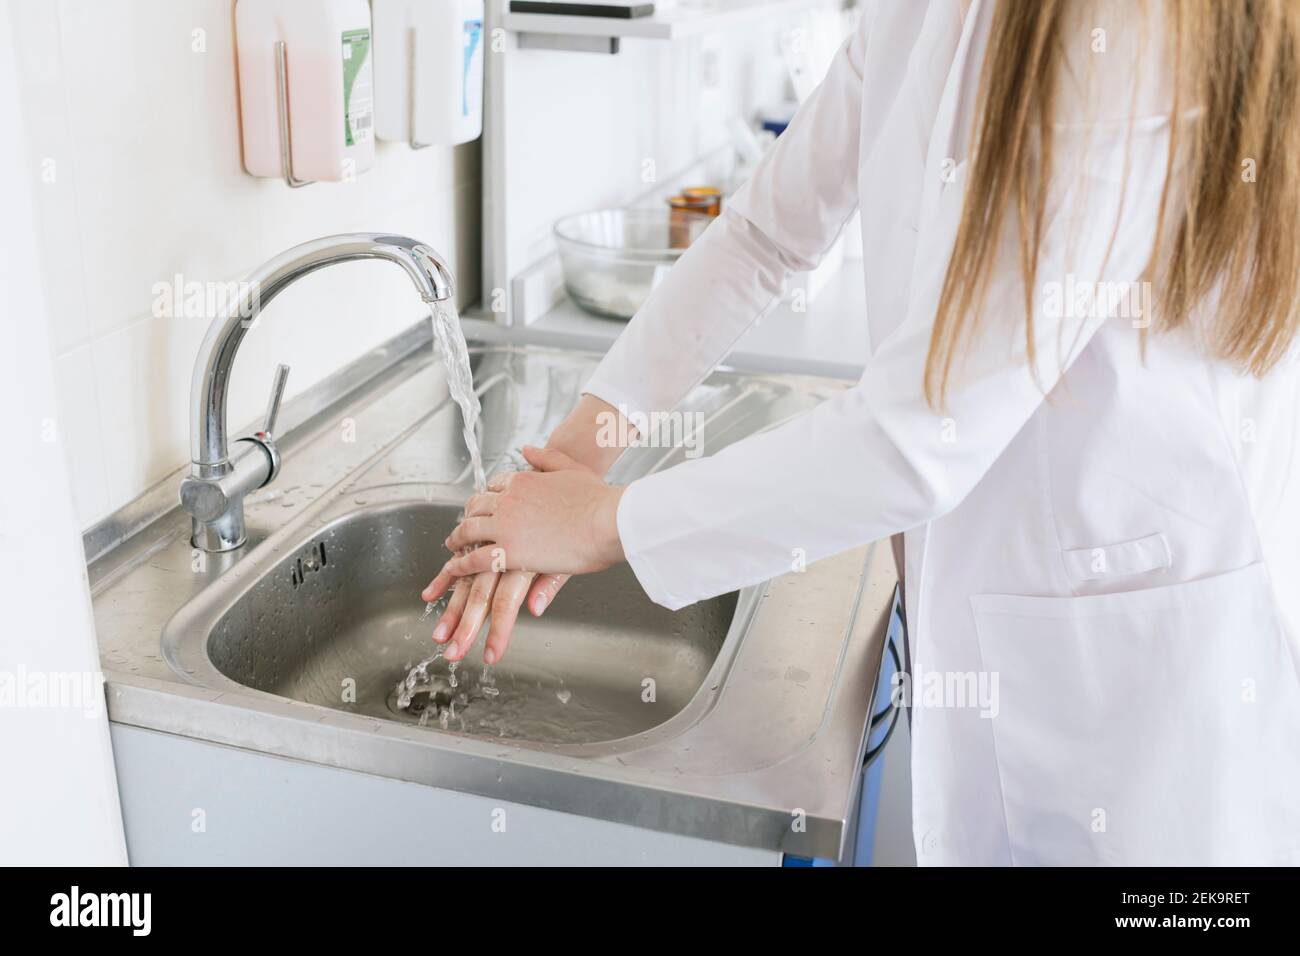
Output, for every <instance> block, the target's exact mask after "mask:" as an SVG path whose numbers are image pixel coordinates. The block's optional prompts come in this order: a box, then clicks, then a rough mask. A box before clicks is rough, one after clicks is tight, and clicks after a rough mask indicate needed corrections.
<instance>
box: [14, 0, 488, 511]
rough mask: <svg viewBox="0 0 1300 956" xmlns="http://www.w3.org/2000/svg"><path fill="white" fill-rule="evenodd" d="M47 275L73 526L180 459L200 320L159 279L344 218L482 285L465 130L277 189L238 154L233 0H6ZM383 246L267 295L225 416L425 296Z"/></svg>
mask: <svg viewBox="0 0 1300 956" xmlns="http://www.w3.org/2000/svg"><path fill="white" fill-rule="evenodd" d="M8 15H10V16H11V17H12V19H13V24H12V25H13V27H14V33H15V36H16V37H18V38H19V58H20V63H19V68H20V75H21V76H22V77H23V78H24V80H23V82H24V84H25V86H26V88H25V89H23V90H22V91H21V95H22V100H23V102H24V104H25V105H26V109H27V113H26V115H25V116H24V117H23V120H24V122H25V124H26V126H27V132H28V142H29V145H30V152H31V157H30V159H31V170H32V175H33V176H34V177H37V178H38V179H39V182H40V188H38V189H37V191H36V192H37V202H38V208H37V213H38V217H39V231H40V245H41V248H40V250H39V252H40V259H41V263H42V266H41V269H42V275H40V276H33V277H32V278H33V280H34V281H41V282H42V283H43V285H44V289H45V295H46V300H47V302H48V305H49V308H50V310H51V312H52V314H53V317H54V325H55V329H54V340H55V350H56V371H57V376H58V389H59V409H60V412H59V414H60V419H61V420H60V423H59V424H60V428H61V430H62V433H63V434H64V436H65V437H66V438H67V440H68V441H69V442H70V443H71V447H72V449H73V452H72V460H73V466H72V472H73V484H74V492H75V496H76V503H77V513H78V518H79V520H80V522H81V524H82V526H83V527H88V526H89V525H91V524H93V523H94V522H95V521H97V520H99V519H100V518H102V517H104V516H105V515H107V514H109V513H110V512H112V511H113V510H114V509H116V508H118V507H120V506H121V505H123V504H124V503H126V502H128V501H130V500H131V499H132V498H134V497H135V496H136V495H138V494H139V493H140V492H142V491H144V490H145V489H146V488H148V487H149V486H150V485H152V484H154V483H155V482H157V481H159V480H160V479H161V478H163V477H164V476H165V475H167V474H168V473H170V472H171V471H173V470H175V469H176V468H178V467H180V466H181V465H182V464H184V463H185V461H186V460H188V457H189V454H188V445H189V434H188V398H189V383H190V373H191V369H192V367H193V363H194V356H195V353H196V351H197V349H198V345H199V342H200V341H201V339H202V337H203V333H204V331H205V329H206V325H207V322H206V320H205V319H197V318H194V319H187V318H159V317H156V316H155V315H154V314H153V312H154V310H153V302H154V298H155V294H154V289H153V287H154V284H155V283H158V282H166V281H170V280H171V278H172V276H174V275H175V274H177V273H180V274H181V275H182V276H183V277H184V279H185V280H186V281H199V282H208V281H211V282H229V281H232V280H235V279H238V278H240V277H241V276H242V275H244V274H246V273H247V272H248V271H249V270H251V269H252V268H254V267H255V266H257V265H258V264H259V263H261V262H262V261H264V260H265V259H267V258H269V257H270V256H272V255H274V254H276V253H277V252H280V251H281V250H283V249H285V248H287V247H288V246H290V245H293V244H294V243H297V242H302V241H304V240H307V239H312V238H315V237H317V236H322V235H327V234H330V233H337V232H347V231H354V230H358V231H359V230H364V231H389V232H397V233H405V234H408V235H411V236H414V237H416V238H419V239H422V240H424V241H426V242H428V243H430V244H432V245H433V246H434V247H436V248H438V249H439V250H441V251H442V252H443V253H444V254H445V255H447V256H448V257H449V258H450V259H451V260H452V262H453V264H454V265H455V267H456V272H457V279H458V283H459V289H460V299H461V303H462V304H465V303H467V302H470V301H473V300H475V299H476V298H477V296H478V258H479V256H478V242H479V196H480V187H479V159H478V156H479V154H478V147H477V145H476V144H470V145H468V146H463V147H458V148H457V149H454V150H453V149H449V148H440V147H431V148H429V149H425V150H420V151H418V152H416V151H413V150H411V149H409V148H408V147H406V146H404V145H399V144H389V143H380V144H379V149H378V156H377V160H376V164H375V166H374V167H373V168H372V169H370V170H369V171H367V172H366V173H363V174H361V175H359V176H358V178H357V180H356V181H355V182H352V183H341V184H325V183H321V184H316V185H312V186H308V187H306V188H303V189H298V190H291V189H289V188H288V187H286V186H285V185H284V184H283V183H282V182H279V181H274V180H258V179H253V178H252V177H250V176H248V175H247V174H245V173H244V171H243V167H242V164H241V159H240V145H239V123H238V114H237V109H238V105H237V78H236V72H235V58H234V42H233V21H234V0H11V2H10V5H9V7H8ZM425 311H426V310H424V309H423V308H422V307H421V305H420V303H419V300H418V299H417V298H416V296H415V295H414V293H413V290H412V288H411V286H410V282H409V280H408V279H406V277H405V276H404V275H402V273H401V272H400V270H398V269H395V268H393V267H392V266H391V265H390V264H388V263H370V262H367V263H355V264H348V265H344V266H339V267H336V268H334V269H329V270H325V271H323V272H318V273H315V274H313V275H311V276H309V277H307V278H306V279H304V280H302V281H301V282H300V283H299V284H298V285H297V286H296V287H294V288H291V289H289V290H288V291H287V292H285V293H284V294H283V295H282V296H280V297H279V298H278V299H277V300H276V301H275V302H274V303H273V304H271V305H270V306H268V308H267V312H266V316H265V320H264V321H262V322H260V323H259V324H258V326H257V328H256V329H255V330H254V331H253V332H251V333H250V334H249V337H248V339H247V340H246V341H245V343H244V346H243V348H242V350H241V352H240V356H239V360H238V362H237V363H236V368H235V373H234V377H233V382H232V387H231V403H230V415H231V425H232V427H238V426H241V425H243V424H245V423H247V422H251V421H253V420H254V419H255V418H256V417H257V415H258V414H259V413H260V411H261V409H262V407H263V406H264V404H265V399H266V392H267V389H268V387H269V384H270V380H271V370H272V368H273V366H274V364H275V363H276V362H287V363H289V364H290V365H291V366H292V367H293V371H292V374H291V375H290V379H289V394H290V395H292V394H294V393H295V392H298V391H301V390H302V389H303V388H305V387H306V386H308V385H310V384H312V383H313V382H315V381H318V380H319V379H320V378H321V377H323V376H324V375H326V374H328V373H329V372H331V371H333V370H334V369H336V368H338V367H339V366H341V365H344V364H346V363H347V362H349V361H351V360H352V359H354V358H356V357H357V356H358V355H360V354H361V353H362V352H363V351H364V350H366V349H367V348H370V347H372V346H373V345H376V344H378V343H379V342H382V341H383V340H385V339H387V338H389V337H391V336H392V335H394V334H395V333H396V332H398V331H400V330H401V329H403V328H405V327H406V326H408V325H410V324H411V323H412V322H415V321H416V320H418V318H419V317H420V316H421V315H422V314H424V313H425Z"/></svg>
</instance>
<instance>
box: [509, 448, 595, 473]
mask: <svg viewBox="0 0 1300 956" xmlns="http://www.w3.org/2000/svg"><path fill="white" fill-rule="evenodd" d="M523 452H524V460H525V461H527V462H528V464H530V465H532V466H533V467H534V468H536V469H537V470H538V471H565V470H567V469H570V468H582V467H583V466H582V465H580V464H578V463H577V462H576V461H574V460H573V459H572V458H570V457H569V456H568V455H566V454H565V453H564V452H562V451H559V450H558V449H555V448H534V447H533V446H532V445H525V446H524V450H523Z"/></svg>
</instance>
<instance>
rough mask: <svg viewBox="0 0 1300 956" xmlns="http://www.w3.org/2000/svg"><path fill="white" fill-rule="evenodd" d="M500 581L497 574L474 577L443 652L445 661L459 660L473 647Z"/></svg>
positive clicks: (499, 576)
mask: <svg viewBox="0 0 1300 956" xmlns="http://www.w3.org/2000/svg"><path fill="white" fill-rule="evenodd" d="M500 579H501V575H499V574H479V575H476V576H475V577H474V583H473V584H472V585H470V589H469V600H468V601H467V602H466V603H465V612H464V613H463V614H462V615H461V616H460V623H459V624H458V625H457V626H456V631H455V633H454V634H452V636H451V640H450V641H448V642H447V647H446V649H445V650H444V651H443V657H445V658H446V659H447V660H449V661H458V660H460V659H461V658H463V657H464V656H465V655H466V654H467V653H469V649H470V648H471V647H473V646H474V641H475V639H476V638H477V637H478V632H479V630H480V628H482V627H483V621H484V620H485V619H486V618H487V612H488V605H489V604H490V603H491V601H492V594H493V592H494V591H495V590H496V587H497V582H498V581H499V580H500Z"/></svg>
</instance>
